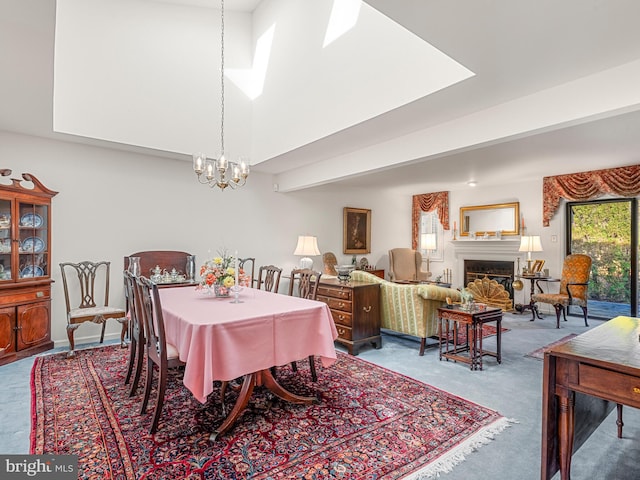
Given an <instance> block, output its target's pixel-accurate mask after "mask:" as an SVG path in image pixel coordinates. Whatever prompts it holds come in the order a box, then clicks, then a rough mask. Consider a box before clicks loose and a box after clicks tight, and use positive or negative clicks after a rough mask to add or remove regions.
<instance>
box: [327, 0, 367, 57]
mask: <svg viewBox="0 0 640 480" xmlns="http://www.w3.org/2000/svg"><path fill="white" fill-rule="evenodd" d="M361 6H362V0H333V7H332V8H331V16H330V17H329V24H328V25H327V33H326V34H325V36H324V43H323V44H322V48H324V47H326V46H328V45H330V44H331V43H332V42H333V41H334V40H337V39H338V38H340V37H341V36H342V35H344V34H345V33H347V32H348V31H349V30H351V29H352V28H353V27H354V26H355V25H356V23H358V16H359V15H360V7H361Z"/></svg>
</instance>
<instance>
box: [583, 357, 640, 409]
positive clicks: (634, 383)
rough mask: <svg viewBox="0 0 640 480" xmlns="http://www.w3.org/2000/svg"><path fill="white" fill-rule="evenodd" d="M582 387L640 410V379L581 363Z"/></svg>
mask: <svg viewBox="0 0 640 480" xmlns="http://www.w3.org/2000/svg"><path fill="white" fill-rule="evenodd" d="M578 371H579V383H580V387H582V388H584V389H588V390H590V391H593V392H594V393H596V394H597V393H601V394H605V395H607V396H608V397H617V398H619V399H620V400H621V401H623V402H624V403H626V404H627V405H631V406H634V407H636V408H640V378H639V377H635V376H633V375H627V374H624V373H619V372H612V371H611V370H607V369H604V368H599V367H594V366H592V365H587V364H584V363H581V364H580V366H579V367H578Z"/></svg>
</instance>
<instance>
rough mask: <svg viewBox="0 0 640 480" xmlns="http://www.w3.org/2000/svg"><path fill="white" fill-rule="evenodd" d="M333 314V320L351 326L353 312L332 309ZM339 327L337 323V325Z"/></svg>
mask: <svg viewBox="0 0 640 480" xmlns="http://www.w3.org/2000/svg"><path fill="white" fill-rule="evenodd" d="M331 315H333V321H334V322H335V323H337V324H340V325H347V326H349V327H350V326H351V313H350V312H342V311H340V310H333V309H332V310H331ZM336 327H337V325H336Z"/></svg>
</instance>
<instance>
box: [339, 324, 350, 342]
mask: <svg viewBox="0 0 640 480" xmlns="http://www.w3.org/2000/svg"><path fill="white" fill-rule="evenodd" d="M336 330H338V338H339V339H340V340H349V341H351V340H353V336H352V332H353V331H352V330H351V328H349V327H345V326H344V325H336Z"/></svg>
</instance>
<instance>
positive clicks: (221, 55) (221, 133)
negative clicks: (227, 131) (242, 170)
mask: <svg viewBox="0 0 640 480" xmlns="http://www.w3.org/2000/svg"><path fill="white" fill-rule="evenodd" d="M220 45H221V47H220V99H221V101H220V112H221V113H220V155H221V156H222V155H224V0H220Z"/></svg>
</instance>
